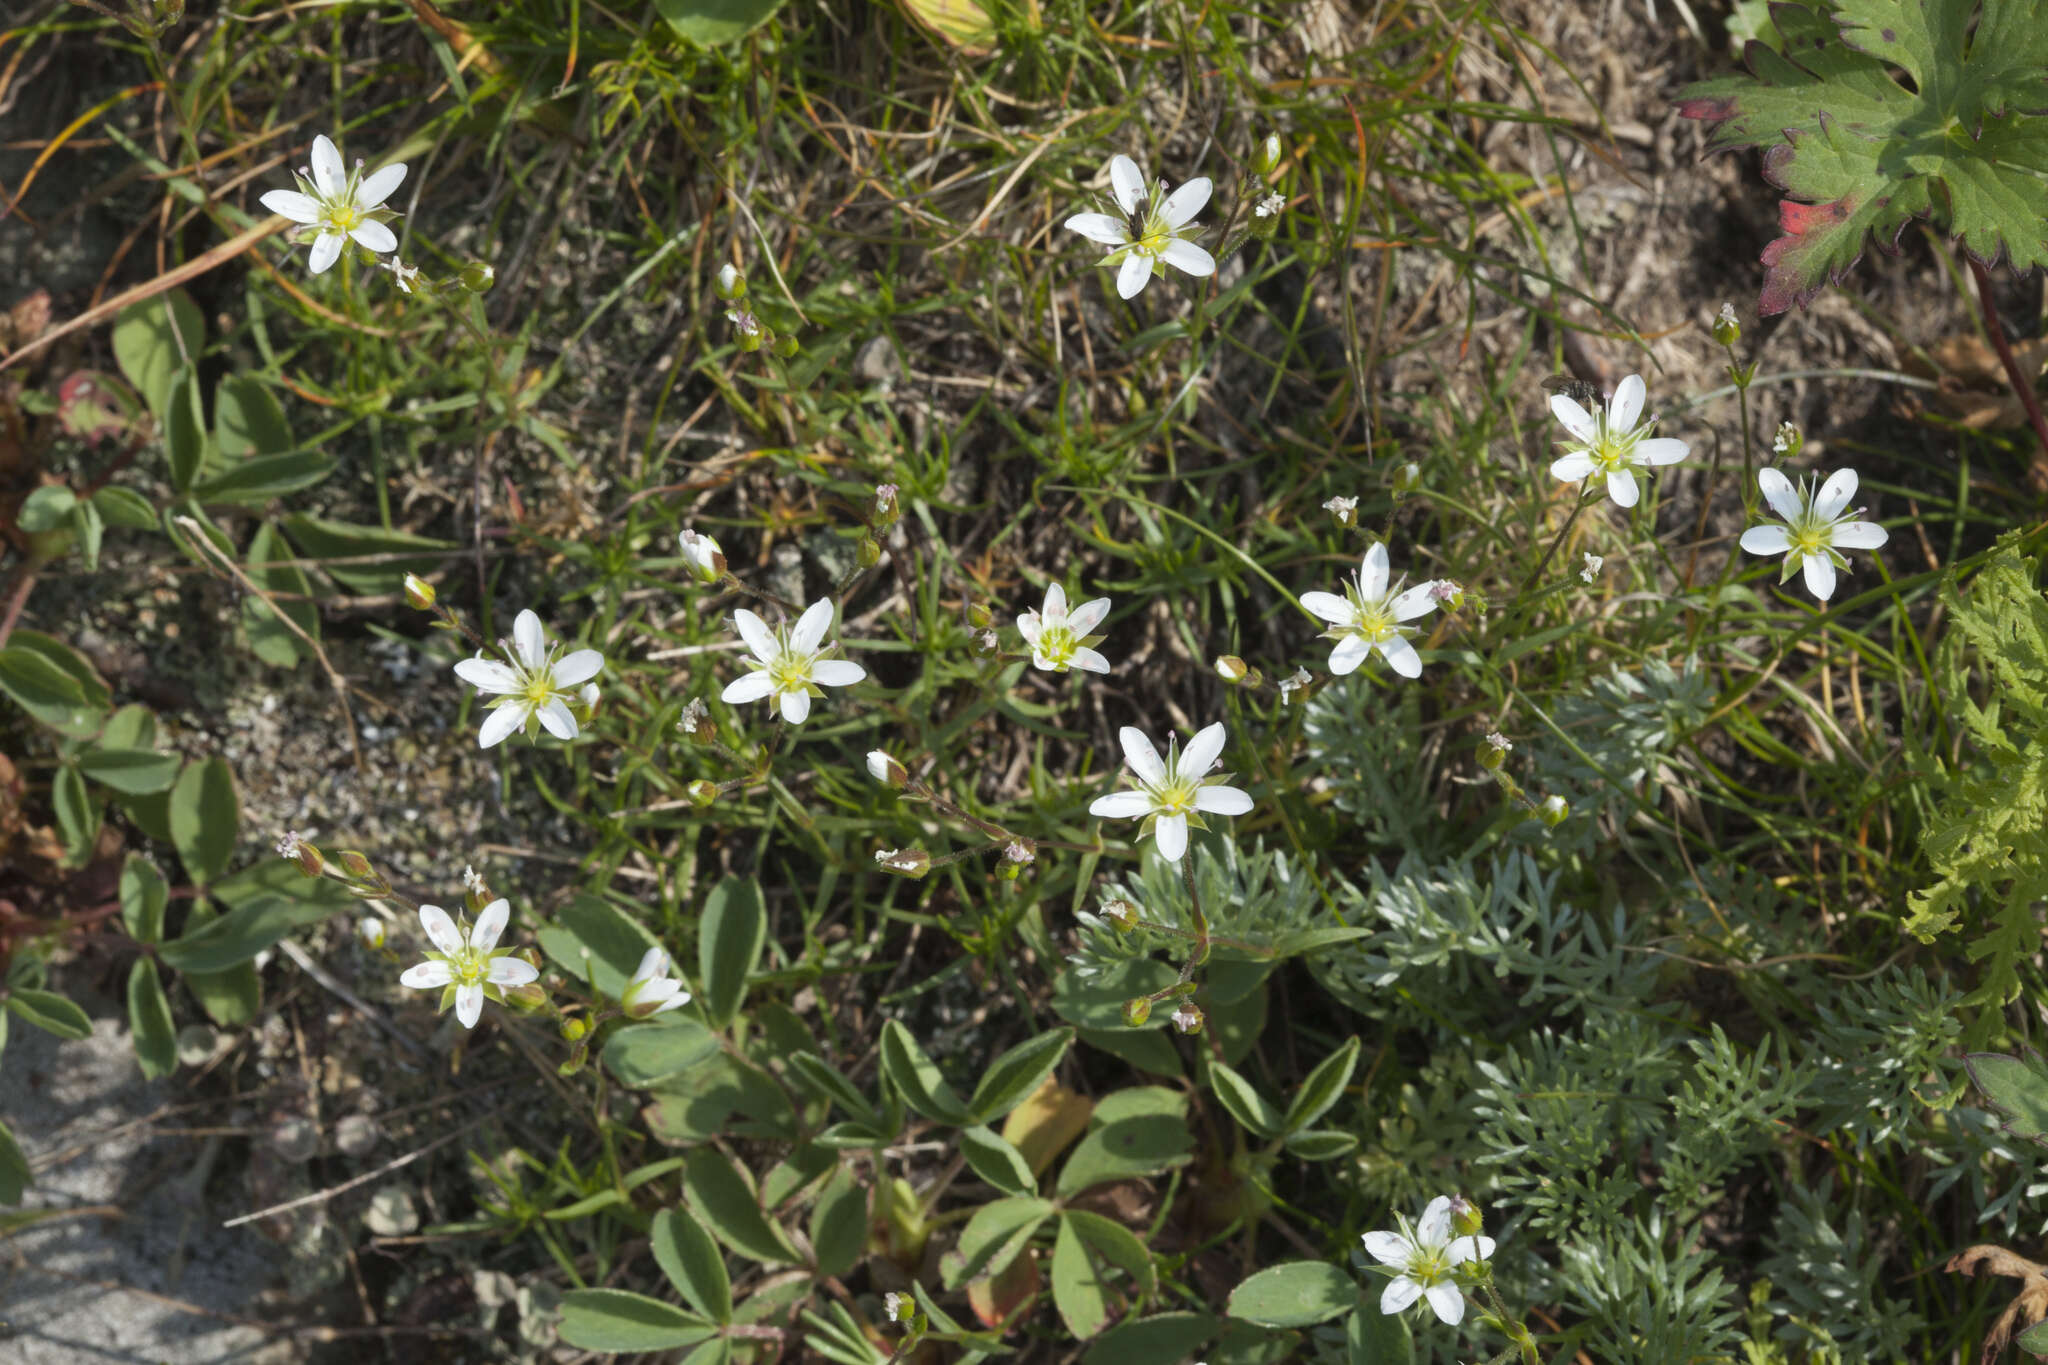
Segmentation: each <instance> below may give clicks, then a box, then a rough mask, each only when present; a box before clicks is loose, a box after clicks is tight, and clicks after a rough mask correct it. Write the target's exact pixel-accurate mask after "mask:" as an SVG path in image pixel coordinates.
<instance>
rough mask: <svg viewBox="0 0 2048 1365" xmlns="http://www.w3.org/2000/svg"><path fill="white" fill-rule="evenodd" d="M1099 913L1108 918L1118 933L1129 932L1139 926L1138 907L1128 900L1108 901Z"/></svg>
mask: <svg viewBox="0 0 2048 1365" xmlns="http://www.w3.org/2000/svg"><path fill="white" fill-rule="evenodd" d="M1097 913H1098V914H1100V915H1101V916H1102V918H1104V919H1106V920H1108V921H1109V922H1110V924H1111V925H1113V926H1114V927H1115V928H1116V930H1117V932H1118V933H1123V934H1128V933H1129V932H1130V931H1131V930H1133V929H1135V928H1137V927H1138V907H1137V906H1135V905H1132V904H1131V903H1130V902H1129V901H1127V900H1113V901H1109V902H1106V903H1105V904H1104V905H1103V907H1102V909H1101V910H1100V911H1098V912H1097Z"/></svg>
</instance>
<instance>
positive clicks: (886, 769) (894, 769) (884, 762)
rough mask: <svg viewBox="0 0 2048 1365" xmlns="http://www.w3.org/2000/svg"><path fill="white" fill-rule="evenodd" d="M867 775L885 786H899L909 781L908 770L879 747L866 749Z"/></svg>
mask: <svg viewBox="0 0 2048 1365" xmlns="http://www.w3.org/2000/svg"><path fill="white" fill-rule="evenodd" d="M868 776H869V777H872V778H874V779H875V781H877V782H879V783H881V784H882V785H883V786H885V787H901V786H903V785H905V784H906V783H908V782H909V781H910V770H909V769H907V768H905V767H904V766H903V765H902V764H901V763H898V762H897V761H896V760H895V759H893V758H891V757H890V756H889V755H888V754H887V753H885V752H884V751H883V750H880V749H870V750H868Z"/></svg>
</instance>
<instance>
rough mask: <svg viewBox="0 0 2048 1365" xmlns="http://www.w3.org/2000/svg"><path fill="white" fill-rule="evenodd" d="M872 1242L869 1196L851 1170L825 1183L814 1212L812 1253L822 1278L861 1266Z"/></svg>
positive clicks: (839, 1172)
mask: <svg viewBox="0 0 2048 1365" xmlns="http://www.w3.org/2000/svg"><path fill="white" fill-rule="evenodd" d="M867 1240H868V1192H867V1187H866V1186H864V1185H862V1184H861V1183H860V1177H859V1176H857V1175H855V1174H854V1171H853V1168H852V1167H851V1166H846V1165H842V1166H840V1167H839V1168H838V1169H837V1170H835V1171H833V1172H832V1178H831V1179H830V1180H828V1181H826V1182H825V1188H824V1190H823V1191H822V1192H821V1193H820V1194H819V1195H818V1202H817V1204H816V1205H814V1206H813V1207H812V1209H811V1250H812V1251H813V1252H814V1253H815V1254H816V1255H817V1258H818V1273H819V1274H821V1275H844V1274H846V1273H847V1272H848V1271H850V1270H852V1269H853V1268H854V1266H856V1265H858V1264H859V1263H860V1258H861V1253H862V1251H863V1250H865V1249H866V1247H867Z"/></svg>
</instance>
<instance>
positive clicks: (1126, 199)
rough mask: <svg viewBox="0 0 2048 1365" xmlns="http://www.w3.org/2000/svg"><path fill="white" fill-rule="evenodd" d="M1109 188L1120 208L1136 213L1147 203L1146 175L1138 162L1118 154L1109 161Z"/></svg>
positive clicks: (1120, 153)
mask: <svg viewBox="0 0 2048 1365" xmlns="http://www.w3.org/2000/svg"><path fill="white" fill-rule="evenodd" d="M1109 188H1110V192H1111V193H1112V194H1114V195H1115V196H1116V203H1117V207H1118V208H1120V209H1122V210H1123V211H1124V212H1125V213H1136V212H1137V211H1138V208H1139V206H1140V205H1142V204H1143V203H1144V202H1145V173H1144V172H1143V171H1141V170H1139V169H1138V163H1137V162H1135V161H1133V160H1131V159H1130V158H1129V157H1127V156H1125V155H1124V154H1123V153H1122V152H1118V153H1117V154H1116V155H1115V156H1113V157H1111V158H1110V159H1109Z"/></svg>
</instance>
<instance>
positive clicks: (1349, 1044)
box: [1281, 1034, 1359, 1133]
mask: <svg viewBox="0 0 2048 1365" xmlns="http://www.w3.org/2000/svg"><path fill="white" fill-rule="evenodd" d="M1358 1049H1359V1041H1358V1035H1357V1034H1353V1035H1352V1036H1351V1037H1349V1038H1347V1039H1345V1040H1344V1046H1342V1047H1340V1048H1338V1049H1337V1050H1336V1051H1335V1052H1333V1053H1331V1054H1330V1055H1329V1056H1327V1057H1325V1058H1323V1060H1322V1061H1321V1062H1319V1063H1317V1064H1316V1069H1315V1070H1313V1071H1311V1072H1309V1073H1308V1079H1306V1080H1304V1081H1303V1082H1302V1083H1301V1088H1300V1089H1299V1090H1297V1091H1295V1092H1294V1099H1293V1100H1292V1101H1291V1102H1290V1103H1289V1104H1288V1106H1287V1117H1286V1118H1285V1119H1283V1120H1282V1121H1281V1126H1282V1127H1283V1128H1285V1129H1286V1130H1287V1131H1288V1132H1290V1133H1293V1132H1297V1131H1299V1130H1301V1129H1303V1128H1306V1127H1308V1126H1309V1125H1310V1124H1312V1123H1314V1122H1315V1121H1316V1120H1317V1119H1319V1118H1321V1117H1322V1116H1323V1115H1324V1114H1327V1113H1329V1112H1330V1106H1331V1105H1333V1104H1335V1103H1336V1102H1337V1097H1338V1096H1340V1095H1342V1094H1343V1093H1344V1087H1345V1086H1347V1085H1349V1084H1351V1073H1352V1071H1353V1070H1354V1069H1356V1067H1357V1066H1358Z"/></svg>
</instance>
